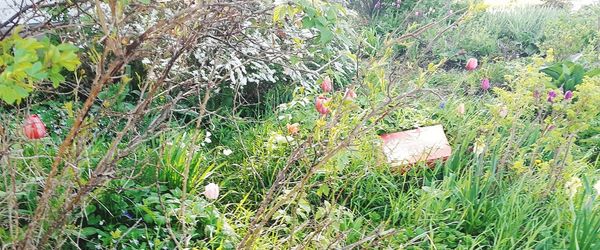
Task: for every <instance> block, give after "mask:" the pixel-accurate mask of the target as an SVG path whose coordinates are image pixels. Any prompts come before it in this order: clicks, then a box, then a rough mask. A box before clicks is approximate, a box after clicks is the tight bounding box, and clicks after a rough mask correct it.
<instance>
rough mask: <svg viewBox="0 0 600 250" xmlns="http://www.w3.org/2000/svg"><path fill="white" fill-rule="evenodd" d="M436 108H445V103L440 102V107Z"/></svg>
mask: <svg viewBox="0 0 600 250" xmlns="http://www.w3.org/2000/svg"><path fill="white" fill-rule="evenodd" d="M438 107H439V108H441V109H444V108H446V102H440V105H439V106H438Z"/></svg>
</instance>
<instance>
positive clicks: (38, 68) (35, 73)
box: [25, 61, 48, 81]
mask: <svg viewBox="0 0 600 250" xmlns="http://www.w3.org/2000/svg"><path fill="white" fill-rule="evenodd" d="M25 72H26V73H27V75H29V76H30V77H31V78H33V80H37V81H39V80H43V79H45V78H46V77H48V73H46V72H44V71H43V68H42V63H41V62H39V61H38V62H36V63H34V64H33V65H32V66H31V67H30V68H28V69H26V70H25Z"/></svg>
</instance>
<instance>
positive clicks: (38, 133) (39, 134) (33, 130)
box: [23, 115, 47, 140]
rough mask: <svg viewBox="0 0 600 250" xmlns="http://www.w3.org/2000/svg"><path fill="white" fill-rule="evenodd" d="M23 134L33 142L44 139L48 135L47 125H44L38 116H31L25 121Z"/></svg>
mask: <svg viewBox="0 0 600 250" xmlns="http://www.w3.org/2000/svg"><path fill="white" fill-rule="evenodd" d="M23 133H24V134H25V136H27V138H29V139H31V140H36V139H40V138H44V137H46V135H47V133H46V125H44V122H42V119H40V117H39V116H38V115H31V116H29V117H28V118H27V119H25V124H23Z"/></svg>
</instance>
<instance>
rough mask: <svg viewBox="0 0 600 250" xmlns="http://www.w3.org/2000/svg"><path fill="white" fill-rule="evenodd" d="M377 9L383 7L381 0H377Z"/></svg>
mask: <svg viewBox="0 0 600 250" xmlns="http://www.w3.org/2000/svg"><path fill="white" fill-rule="evenodd" d="M374 8H375V9H376V10H378V9H381V0H379V1H377V3H375V7H374Z"/></svg>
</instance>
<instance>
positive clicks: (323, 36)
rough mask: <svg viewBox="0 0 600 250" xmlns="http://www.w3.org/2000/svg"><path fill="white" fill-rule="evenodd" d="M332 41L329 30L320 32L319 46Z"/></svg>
mask: <svg viewBox="0 0 600 250" xmlns="http://www.w3.org/2000/svg"><path fill="white" fill-rule="evenodd" d="M331 40H333V32H331V30H329V29H327V28H325V29H323V30H321V40H320V42H321V44H327V43H329V42H331Z"/></svg>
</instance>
